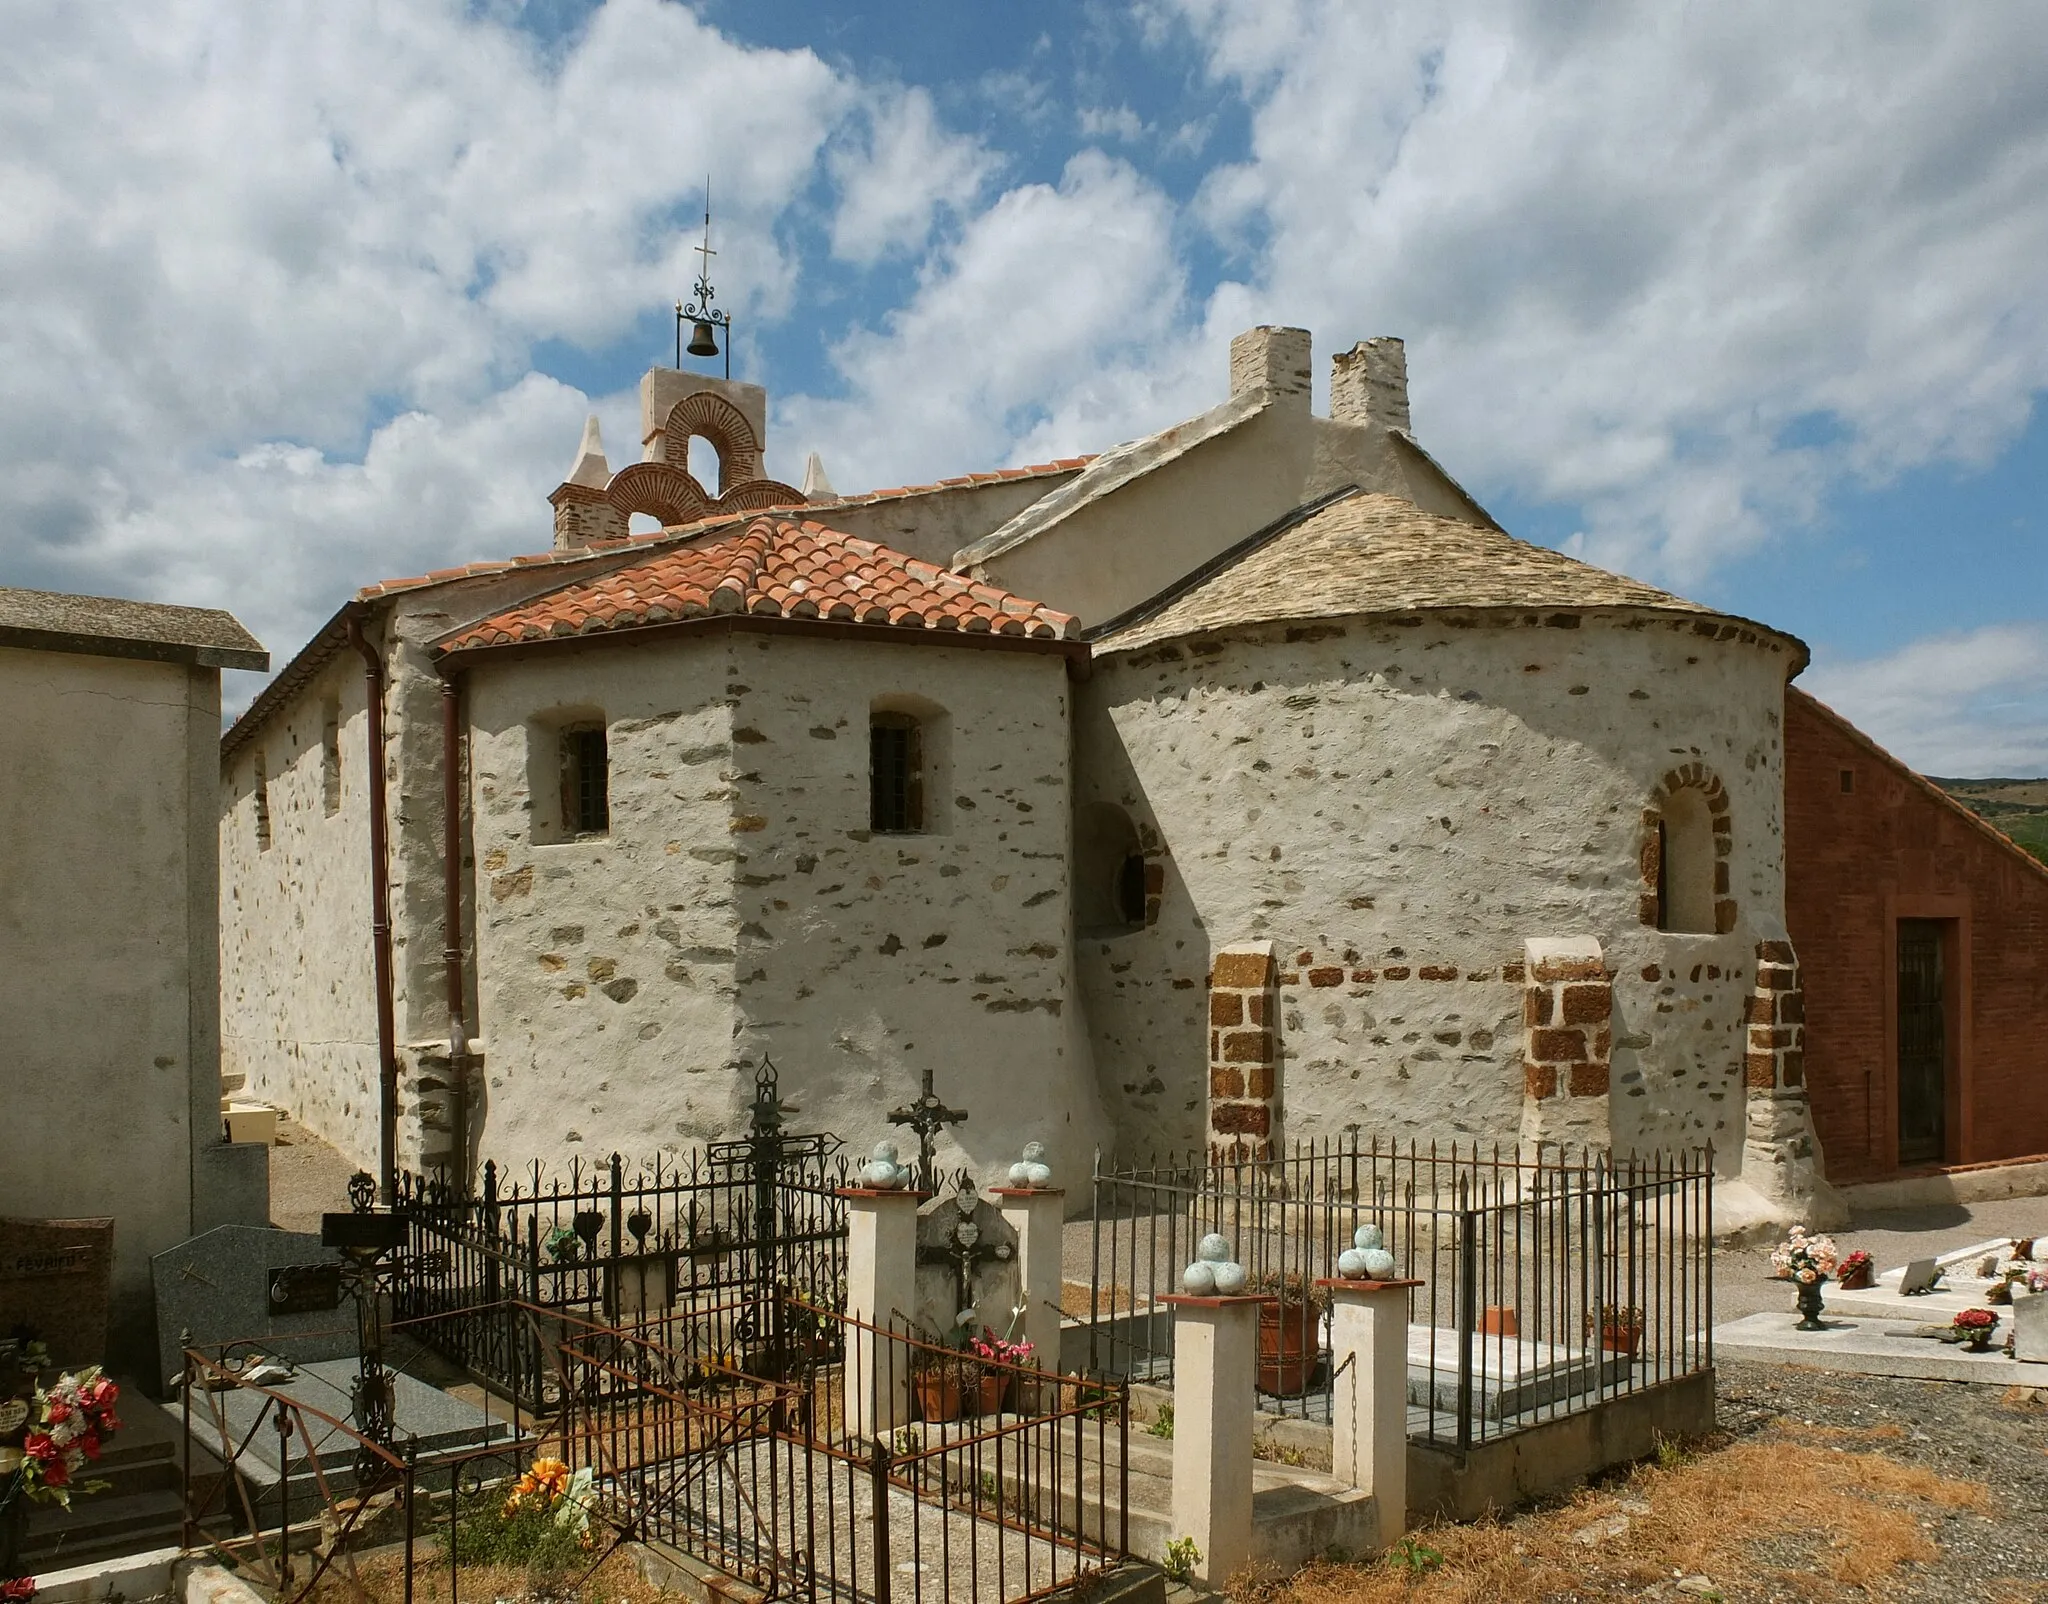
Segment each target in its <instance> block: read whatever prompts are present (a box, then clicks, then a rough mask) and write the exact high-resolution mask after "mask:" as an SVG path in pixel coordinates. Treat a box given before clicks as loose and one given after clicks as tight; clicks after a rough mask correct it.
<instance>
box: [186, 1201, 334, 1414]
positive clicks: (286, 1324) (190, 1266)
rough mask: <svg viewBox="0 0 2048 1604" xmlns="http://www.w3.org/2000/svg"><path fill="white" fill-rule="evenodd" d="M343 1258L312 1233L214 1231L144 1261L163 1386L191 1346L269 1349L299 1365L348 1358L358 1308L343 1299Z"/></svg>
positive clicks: (257, 1228) (255, 1228)
mask: <svg viewBox="0 0 2048 1604" xmlns="http://www.w3.org/2000/svg"><path fill="white" fill-rule="evenodd" d="M341 1264H342V1259H341V1257H340V1255H339V1254H337V1253H335V1252H334V1251H333V1250H331V1249H329V1248H324V1247H322V1246H321V1245H320V1238H319V1237H317V1236H315V1235H313V1234H311V1233H310V1232H301V1231H277V1230H272V1229H271V1228H270V1227H268V1226H262V1225H219V1226H215V1227H214V1228H213V1229H212V1230H211V1231H204V1232H202V1233H200V1234H199V1235H198V1236H195V1237H190V1238H188V1239H187V1240H185V1241H183V1242H180V1243H179V1244H178V1245H177V1246H176V1247H174V1248H168V1249H166V1250H165V1251H164V1252H162V1253H159V1254H157V1255H156V1256H155V1257H154V1258H152V1259H151V1260H150V1261H149V1270H150V1277H151V1279H152V1281H153V1282H154V1283H155V1286H156V1339H157V1358H158V1363H159V1365H160V1366H161V1368H162V1371H163V1376H164V1379H165V1381H166V1383H168V1382H169V1381H170V1379H171V1378H172V1377H174V1376H176V1375H178V1374H179V1373H180V1372H181V1371H182V1370H183V1369H184V1360H183V1358H182V1357H181V1344H180V1342H179V1337H180V1334H181V1333H183V1332H186V1331H189V1332H191V1333H192V1343H193V1346H195V1347H198V1348H205V1347H208V1346H210V1345H212V1344H215V1343H221V1342H234V1341H238V1340H240V1339H242V1338H245V1337H246V1338H251V1339H253V1340H255V1341H257V1342H259V1343H261V1342H266V1341H275V1342H277V1343H278V1352H279V1353H280V1354H281V1355H282V1356H283V1357H285V1358H288V1359H291V1360H293V1361H294V1362H297V1363H305V1362H307V1361H310V1360H314V1359H341V1358H349V1357H353V1356H354V1354H355V1351H356V1313H355V1305H354V1304H353V1303H352V1302H351V1301H350V1300H349V1299H347V1298H345V1297H343V1296H342V1294H341V1286H340V1278H339V1274H338V1272H339V1269H340V1266H341Z"/></svg>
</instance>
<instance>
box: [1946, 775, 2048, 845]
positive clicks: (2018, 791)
mask: <svg viewBox="0 0 2048 1604" xmlns="http://www.w3.org/2000/svg"><path fill="white" fill-rule="evenodd" d="M1927 778H1928V779H1930V780H1932V781H1933V782H1934V783H1935V784H1936V785H1938V786H1940V787H1941V788H1942V789H1943V790H1944V791H1946V792H1948V794H1949V795H1950V796H1952V797H1954V798H1955V799H1956V800H1957V801H1958V802H1960V803H1962V804H1963V806H1965V807H1967V808H1969V809H1970V810H1971V811H1972V812H1973V813H1975V814H1977V816H1978V817H1979V818H1982V819H1984V820H1986V821H1987V822H1989V823H1990V824H1992V825H1993V826H1995V827H1996V828H1998V829H2000V830H2003V831H2004V832H2005V833H2006V834H2007V835H2009V836H2011V837H2012V838H2013V840H2015V841H2017V842H2018V843H2019V844H2020V845H2021V846H2023V847H2025V848H2026V849H2027V850H2028V851H2029V852H2031V853H2033V855H2034V856H2035V857H2037V858H2039V859H2040V860H2041V861H2042V862H2043V863H2048V780H1944V779H1942V778H1940V777H1939V776H1937V775H1933V774H1930V775H1928V776H1927Z"/></svg>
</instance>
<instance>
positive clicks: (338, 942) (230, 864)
mask: <svg viewBox="0 0 2048 1604" xmlns="http://www.w3.org/2000/svg"><path fill="white" fill-rule="evenodd" d="M330 708H331V709H333V710H334V711H335V712H337V713H338V726H337V728H336V731H335V743H334V744H335V750H336V751H337V752H338V754H339V757H340V773H339V776H338V780H339V798H338V801H339V806H338V807H337V809H336V810H335V811H334V812H332V813H329V812H328V811H327V804H328V800H329V780H328V775H327V773H326V758H325V756H324V752H323V748H324V746H325V744H326V742H325V728H326V720H327V714H328V710H329V709H330ZM367 729H368V725H367V714H366V704H365V700H364V684H363V672H362V659H361V658H359V657H357V656H356V655H355V654H354V653H349V654H348V655H346V656H344V657H340V658H337V659H336V660H335V661H333V662H331V663H329V664H328V666H327V668H326V670H325V671H324V672H323V673H322V674H320V675H319V676H318V678H317V679H316V680H315V681H314V682H313V683H312V684H310V685H308V686H307V687H306V689H305V690H304V691H303V692H302V693H301V694H300V695H299V696H298V697H297V698H296V699H295V700H294V702H293V703H292V705H291V706H290V707H289V708H288V709H287V710H286V711H285V712H284V713H283V715H282V716H281V717H279V718H277V719H275V720H273V721H272V722H271V724H270V725H269V727H268V728H266V729H265V730H264V731H263V732H262V734H261V735H259V736H258V737H257V739H256V740H255V741H253V742H251V743H250V744H247V745H244V746H243V747H241V748H240V750H238V751H237V752H236V753H235V754H234V756H233V758H232V760H231V761H230V762H229V763H228V765H227V766H226V768H225V770H224V772H223V773H222V776H221V818H220V863H221V926H220V944H221V971H220V972H221V1071H222V1075H223V1078H224V1079H226V1080H227V1081H228V1082H229V1084H234V1083H235V1081H236V1080H237V1079H238V1078H239V1080H240V1081H241V1092H242V1094H243V1095H246V1096H249V1097H252V1098H254V1099H256V1100H257V1101H259V1102H264V1103H269V1104H271V1105H273V1106H274V1107H278V1108H282V1109H285V1110H287V1111H288V1112H289V1113H290V1114H291V1115H292V1117H293V1118H294V1119H296V1120H298V1121H299V1122H300V1123H301V1124H303V1125H304V1126H305V1127H306V1128H307V1129H308V1130H310V1131H312V1132H313V1133H314V1134H315V1135H317V1136H319V1137H320V1138H321V1139H322V1140H324V1141H327V1142H329V1143H331V1144H333V1145H334V1146H335V1147H337V1148H339V1149H340V1150H341V1151H342V1152H343V1153H344V1154H346V1155H347V1156H348V1157H349V1158H351V1159H353V1160H354V1161H355V1162H356V1163H358V1164H364V1165H369V1166H370V1167H372V1168H374V1167H375V1163H376V1158H377V1145H378V1136H377V1118H378V1106H379V1103H378V1098H379V1091H378V1075H379V1071H378V1054H377V1001H376V998H377V993H376V978H375V961H374V955H373V950H372V943H371V937H370V843H369V818H370V811H369V809H370V802H369V784H368V773H367V769H366V761H367V756H366V753H367ZM259 762H260V764H261V766H262V768H263V770H264V771H265V772H266V774H267V785H266V789H267V793H268V799H269V808H268V811H269V818H270V841H271V844H270V848H269V850H268V851H265V850H264V849H263V848H262V847H261V845H260V844H259V842H258V840H257V826H256V814H257V790H258V784H257V771H258V766H259Z"/></svg>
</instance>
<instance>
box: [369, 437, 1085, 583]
mask: <svg viewBox="0 0 2048 1604" xmlns="http://www.w3.org/2000/svg"><path fill="white" fill-rule="evenodd" d="M1094 460H1095V459H1094V458H1093V457H1061V458H1060V459H1058V460H1057V461H1055V462H1034V463H1031V464H1029V465H1027V466H1025V467H1021V468H999V469H997V470H996V471H995V472H993V473H971V474H964V475H962V476H961V477H959V478H955V479H940V480H938V481H936V482H935V483H932V484H927V485H896V486H893V487H891V488H890V489H887V490H866V491H862V492H861V493H860V494H859V495H853V496H834V497H833V498H832V499H831V500H829V501H818V502H811V503H809V504H808V505H806V506H805V507H804V509H803V510H804V511H805V512H818V511H829V510H830V509H832V508H834V507H865V506H868V505H869V504H870V503H873V502H877V501H900V500H904V499H906V498H908V497H911V496H929V495H932V494H933V493H935V492H937V491H941V490H958V489H960V488H962V487H963V486H973V485H982V484H992V483H995V482H998V481H1001V480H1010V479H1041V478H1047V477H1050V476H1051V475H1053V474H1061V473H1074V472H1077V471H1078V470H1080V469H1082V468H1085V467H1087V465H1088V464H1089V463H1090V462H1093V461H1094ZM791 510H792V511H794V510H796V509H794V508H792V509H791ZM753 516H754V514H753V512H752V511H745V512H728V513H720V514H719V515H718V516H716V517H713V518H703V519H699V520H698V521H697V522H696V523H690V524H672V525H670V526H669V527H668V528H666V529H651V530H648V531H647V532H646V533H645V534H639V535H629V536H628V537H627V538H626V539H624V540H608V541H604V542H602V543H600V544H599V545H596V546H572V547H570V548H569V549H568V550H566V551H543V552H535V553H532V554H531V555H528V556H523V557H508V558H506V559H505V560H504V561H502V562H475V563H465V564H464V565H463V566H462V567H460V568H438V569H435V570H434V571H433V572H432V573H429V574H419V575H414V576H412V577H409V578H405V579H386V580H381V581H379V582H378V583H377V584H374V585H365V586H364V587H363V588H362V589H361V590H359V591H357V592H356V600H357V601H375V600H377V599H378V598H379V597H380V596H395V595H397V594H399V593H400V592H401V591H408V590H417V589H419V588H420V587H421V586H422V585H439V584H445V583H447V582H448V581H449V580H453V579H474V578H477V577H479V576H482V575H488V574H502V573H509V572H511V571H512V570H513V569H516V568H536V567H540V566H543V565H545V564H548V563H566V562H580V561H582V560H583V559H584V558H586V557H588V556H590V555H591V553H593V552H599V551H623V550H628V549H630V548H632V547H635V546H661V545H667V544H670V543H672V542H674V541H677V540H687V539H691V538H693V537H695V536H697V535H701V534H704V533H706V532H707V531H709V530H713V529H725V528H730V527H732V526H733V525H735V524H742V523H745V522H746V521H747V520H748V519H750V518H752V517H753Z"/></svg>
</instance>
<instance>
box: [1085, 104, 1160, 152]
mask: <svg viewBox="0 0 2048 1604" xmlns="http://www.w3.org/2000/svg"><path fill="white" fill-rule="evenodd" d="M1075 123H1076V126H1078V127H1079V128H1080V130H1081V137H1082V138H1083V139H1118V140H1122V141H1123V142H1124V143H1125V144H1127V145H1134V144H1136V143H1137V142H1138V141H1139V140H1140V139H1142V138H1144V137H1145V120H1144V119H1143V118H1142V117H1140V116H1139V115H1138V114H1137V113H1136V112H1135V111H1133V110H1131V108H1130V107H1129V106H1083V107H1082V108H1081V110H1080V111H1079V112H1078V113H1077V114H1076V117H1075Z"/></svg>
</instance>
